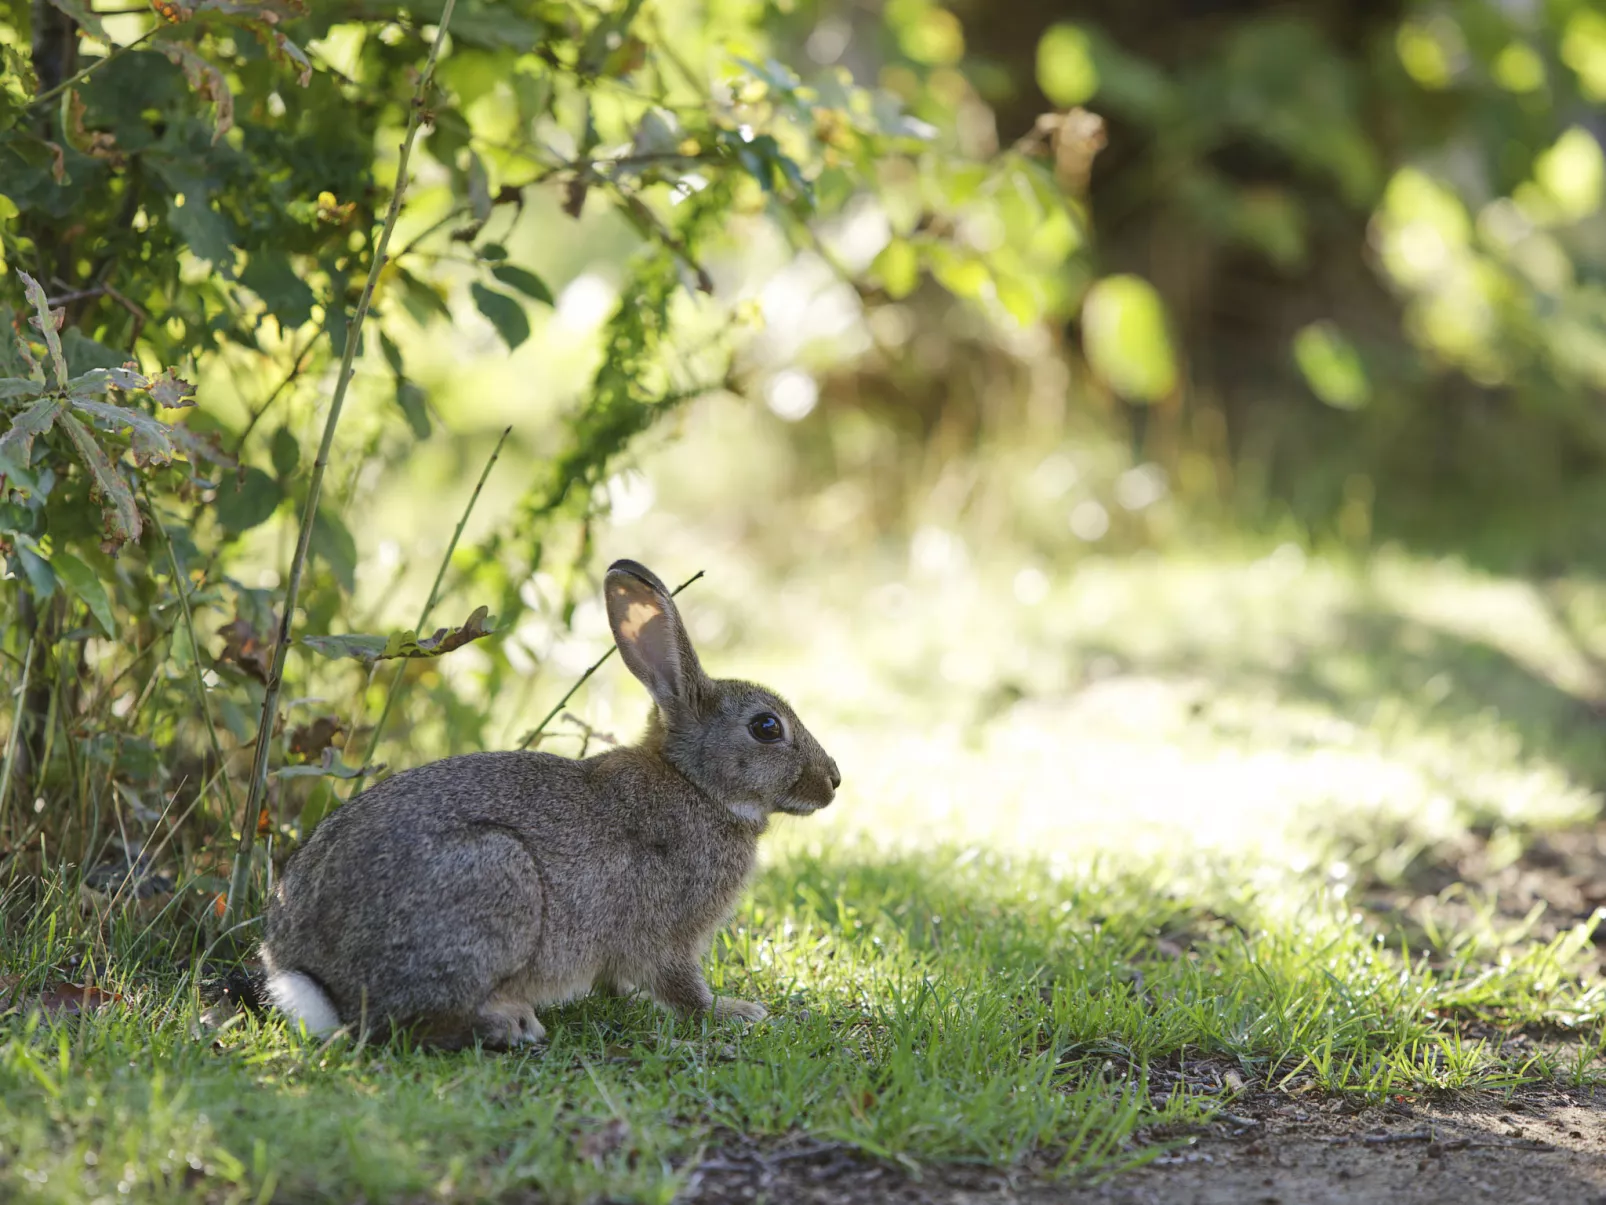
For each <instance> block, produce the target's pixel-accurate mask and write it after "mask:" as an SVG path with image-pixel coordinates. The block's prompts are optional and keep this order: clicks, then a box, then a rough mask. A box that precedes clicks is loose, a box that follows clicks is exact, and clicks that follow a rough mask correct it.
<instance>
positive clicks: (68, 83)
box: [28, 13, 162, 109]
mask: <svg viewBox="0 0 1606 1205" xmlns="http://www.w3.org/2000/svg"><path fill="white" fill-rule="evenodd" d="M95 15H96V16H107V15H109V14H105V13H96V14H95ZM161 28H162V26H161V25H159V24H158V25H153V26H151V27H150V28H149V29H147V30H146V31H145V32H144V33H142V34H140V35H139V37H137V38H135V39H134V40H133V41H132V42H130V43H129V44H128V45H127V46H114V47H112V50H111V53H110V54H106V55H102V56H101V57H100V58H98V59H96V60H95V61H94V62H93V63H91V64H89V66H87V67H85V68H84V69H83V70H82V71H80V72H79V73H78V74H77V75H73V76H69V77H68V78H66V79H64V80H62V81H61V83H59V84H57V85H56V86H55V87H54V88H52V89H50V90H49V91H48V92H41V93H40V94H39V95H38V96H36V97H34V98H33V99H32V100H30V101H29V102H28V108H30V109H32V108H35V107H37V106H38V105H42V104H44V103H45V102H46V101H47V100H54V99H55V98H56V97H58V96H60V95H61V94H62V93H63V92H65V91H67V89H68V88H72V87H75V86H77V85H78V84H81V83H83V82H84V80H86V79H88V78H89V77H90V76H92V75H94V74H95V72H97V71H99V70H100V69H101V68H102V67H104V66H105V65H106V64H107V63H109V62H111V61H112V60H113V59H115V58H120V57H121V56H123V55H125V54H127V53H128V52H129V51H130V50H133V49H134V48H135V47H136V46H140V45H143V44H144V43H146V42H148V41H150V40H151V39H152V38H154V37H155V36H156V34H157V33H158V32H159V31H160V30H161Z"/></svg>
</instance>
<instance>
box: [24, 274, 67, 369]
mask: <svg viewBox="0 0 1606 1205" xmlns="http://www.w3.org/2000/svg"><path fill="white" fill-rule="evenodd" d="M17 276H18V277H20V278H21V280H22V288H23V292H25V293H26V294H27V295H28V302H29V304H30V305H32V306H33V308H34V314H35V316H34V317H33V318H31V319H29V322H30V324H31V325H33V326H34V327H37V328H38V330H39V333H40V334H41V335H43V336H44V337H45V346H46V347H47V348H49V349H50V360H51V363H52V364H54V365H55V367H56V384H57V385H58V386H61V385H65V384H66V383H67V357H66V356H64V355H62V353H61V336H60V335H58V334H57V333H56V331H57V329H58V328H57V325H56V324H57V323H58V322H60V320H61V319H60V315H58V314H56V313H54V312H53V311H52V310H51V308H50V301H49V299H47V298H46V297H45V291H44V289H43V288H42V287H41V286H40V284H39V282H38V281H37V280H35V279H34V278H33V277H31V276H29V275H28V274H27V273H26V272H24V271H22V270H21V269H18V271H17Z"/></svg>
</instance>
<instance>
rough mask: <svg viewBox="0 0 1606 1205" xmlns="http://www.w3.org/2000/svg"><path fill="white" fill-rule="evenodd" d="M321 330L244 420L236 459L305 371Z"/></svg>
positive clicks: (305, 345)
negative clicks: (277, 402) (263, 419)
mask: <svg viewBox="0 0 1606 1205" xmlns="http://www.w3.org/2000/svg"><path fill="white" fill-rule="evenodd" d="M323 330H324V328H323V327H319V328H318V329H317V330H315V331H314V332H313V333H312V334H311V335H309V336H308V337H307V341H306V343H305V344H303V345H302V347H301V350H300V351H298V352H296V353H295V356H294V357H293V358H292V359H291V361H290V371H289V372H287V373H286V374H285V375H284V379H283V380H281V381H280V382H279V383H278V384H277V385H275V386H274V387H273V392H272V393H270V394H268V396H267V397H266V398H265V399H264V400H263V402H262V404H261V405H260V406H258V407H257V408H256V409H255V410H253V411H252V412H251V417H250V418H248V419H246V421H245V427H244V428H243V429H242V430H241V431H240V438H239V442H237V443H236V444H235V446H234V455H235V456H236V457H238V456H239V455H240V453H241V452H243V451H244V450H245V441H246V440H247V439H249V438H250V437H251V432H252V431H254V430H255V429H256V425H257V423H259V422H260V421H262V416H263V415H264V414H266V413H267V412H268V410H269V409H270V408H271V407H272V406H273V403H274V402H276V401H278V400H279V396H280V395H281V394H282V393H284V391H285V390H286V389H288V388H290V386H291V385H294V384H295V383H296V380H297V379H298V378H299V377H300V376H301V374H302V373H303V372H305V371H306V368H307V356H308V355H309V354H311V352H312V349H313V348H314V347H316V346H317V345H318V340H319V338H321V337H322V335H323Z"/></svg>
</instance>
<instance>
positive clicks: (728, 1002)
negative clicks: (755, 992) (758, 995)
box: [714, 996, 770, 1021]
mask: <svg viewBox="0 0 1606 1205" xmlns="http://www.w3.org/2000/svg"><path fill="white" fill-rule="evenodd" d="M714 1015H715V1016H716V1017H720V1018H722V1019H724V1018H729V1017H737V1018H739V1019H741V1020H743V1021H762V1020H763V1019H764V1018H765V1017H767V1016H769V1015H770V1010H769V1009H767V1008H765V1007H764V1006H763V1005H762V1004H760V1003H758V1002H757V1001H756V1000H738V999H737V998H736V997H735V996H721V997H719V999H717V1000H715V1001H714Z"/></svg>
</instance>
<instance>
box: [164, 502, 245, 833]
mask: <svg viewBox="0 0 1606 1205" xmlns="http://www.w3.org/2000/svg"><path fill="white" fill-rule="evenodd" d="M144 493H145V507H146V509H147V510H149V511H150V512H151V522H152V523H154V524H156V530H157V531H159V532H161V534H162V546H163V547H164V548H166V549H167V564H168V567H169V568H170V569H171V570H172V571H173V589H174V590H176V591H178V603H179V607H180V608H181V610H182V613H183V616H184V631H185V633H186V634H187V635H188V636H189V638H190V668H191V669H192V670H194V671H195V701H196V703H197V704H199V705H200V708H201V723H203V724H205V725H206V736H207V739H208V740H209V741H211V742H212V757H213V758H214V759H215V760H216V761H217V767H218V778H219V779H221V780H222V783H223V797H224V798H225V799H227V800H228V808H227V810H226V811H225V812H224V813H223V814H224V815H225V816H232V815H234V810H235V801H234V787H233V786H232V785H230V783H229V775H228V770H227V767H226V763H225V762H224V760H223V746H222V745H221V744H219V742H218V739H217V726H216V725H215V724H213V723H212V705H211V703H209V702H208V701H207V697H206V677H205V675H204V674H202V672H201V642H200V641H199V640H197V639H196V638H195V620H194V618H193V617H192V616H191V615H190V596H189V591H188V590H186V589H185V584H186V581H187V579H186V577H185V575H184V573H183V572H182V571H181V570H180V569H179V567H178V557H177V555H176V554H175V553H174V552H173V541H172V540H171V539H170V538H168V534H167V528H166V526H165V525H164V524H163V523H162V516H161V515H159V514H157V512H156V503H155V502H153V501H152V500H151V492H150V490H149V489H146V490H145V491H144Z"/></svg>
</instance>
